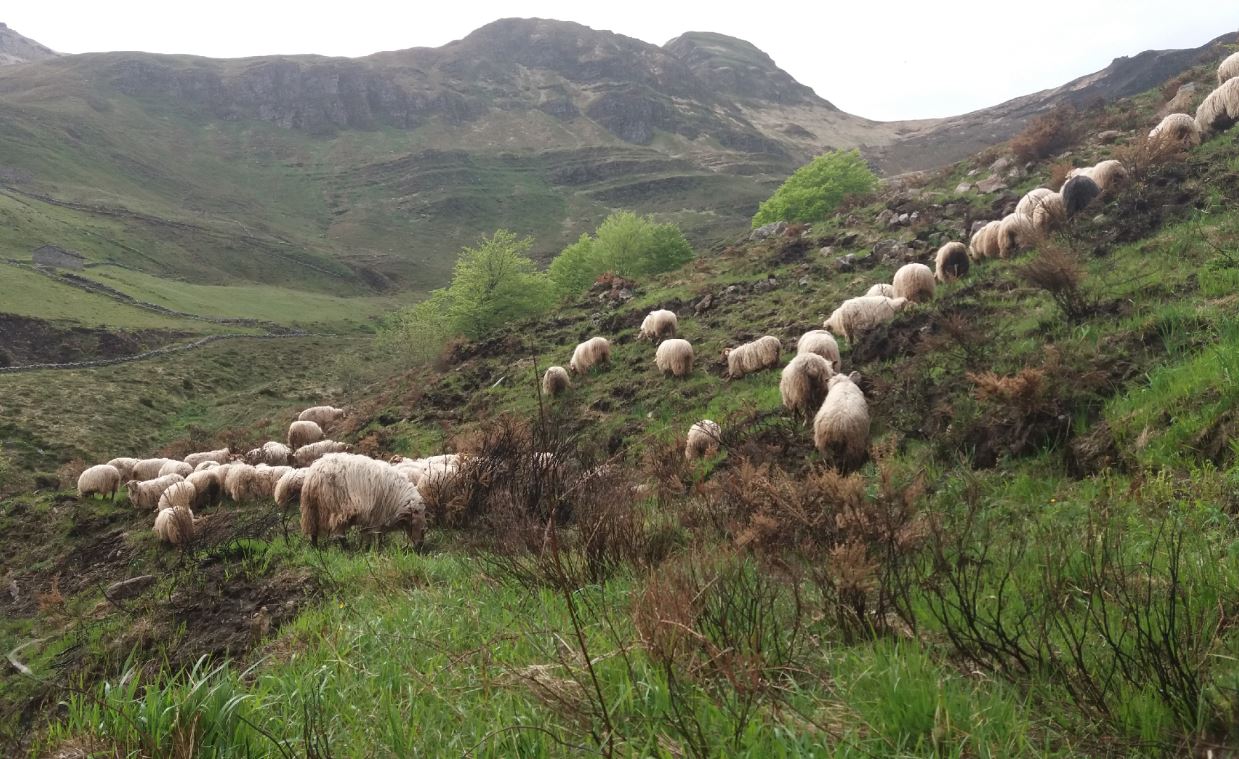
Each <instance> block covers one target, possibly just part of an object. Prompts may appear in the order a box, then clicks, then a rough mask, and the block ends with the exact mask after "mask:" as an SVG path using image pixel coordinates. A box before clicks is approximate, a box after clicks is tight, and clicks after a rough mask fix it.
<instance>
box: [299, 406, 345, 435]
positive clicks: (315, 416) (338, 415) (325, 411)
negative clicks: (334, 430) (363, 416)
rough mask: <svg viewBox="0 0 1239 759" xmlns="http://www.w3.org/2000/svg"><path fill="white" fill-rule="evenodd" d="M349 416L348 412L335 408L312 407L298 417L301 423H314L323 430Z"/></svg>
mask: <svg viewBox="0 0 1239 759" xmlns="http://www.w3.org/2000/svg"><path fill="white" fill-rule="evenodd" d="M346 416H348V412H347V411H345V410H344V409H342V408H336V407H335V406H311V407H310V408H308V409H306V410H305V411H302V412H301V413H300V414H298V415H297V421H299V422H314V423H315V424H317V425H318V426H319V427H322V428H323V430H327V429H328V428H329V427H331V425H333V424H335V423H336V422H338V421H340V420H341V419H343V418H344V417H346Z"/></svg>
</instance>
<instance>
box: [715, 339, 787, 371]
mask: <svg viewBox="0 0 1239 759" xmlns="http://www.w3.org/2000/svg"><path fill="white" fill-rule="evenodd" d="M782 351H783V344H782V343H780V342H779V338H777V337H775V336H773V335H764V336H762V337H759V338H757V339H756V340H754V341H753V342H751V343H745V344H744V345H740V346H737V347H735V348H728V349H727V350H725V351H723V357H724V358H726V359H727V376H728V377H730V378H731V379H740V378H741V377H743V376H745V375H747V374H753V373H754V372H760V371H762V370H763V369H770V368H773V367H775V366H777V365H778V363H779V355H780V354H781V353H782Z"/></svg>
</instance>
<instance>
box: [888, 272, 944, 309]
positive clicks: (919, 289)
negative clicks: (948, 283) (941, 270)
mask: <svg viewBox="0 0 1239 759" xmlns="http://www.w3.org/2000/svg"><path fill="white" fill-rule="evenodd" d="M891 285H892V286H893V287H894V288H895V297H896V298H907V299H908V300H910V301H912V302H913V303H920V302H922V301H927V300H933V297H934V273H933V270H932V269H930V268H929V267H928V266H926V265H925V264H904V265H903V266H900V267H899V270H898V271H896V272H895V278H894V279H892V280H891Z"/></svg>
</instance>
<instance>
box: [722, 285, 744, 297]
mask: <svg viewBox="0 0 1239 759" xmlns="http://www.w3.org/2000/svg"><path fill="white" fill-rule="evenodd" d="M738 292H740V287H739V286H738V285H728V286H727V289H726V290H723V293H725V294H726V295H735V294H736V293H738Z"/></svg>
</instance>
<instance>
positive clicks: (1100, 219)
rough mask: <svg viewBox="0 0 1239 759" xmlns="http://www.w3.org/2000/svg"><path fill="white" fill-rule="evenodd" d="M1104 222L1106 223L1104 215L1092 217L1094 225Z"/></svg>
mask: <svg viewBox="0 0 1239 759" xmlns="http://www.w3.org/2000/svg"><path fill="white" fill-rule="evenodd" d="M1106 221H1107V219H1106V215H1105V214H1104V213H1099V214H1097V215H1096V216H1094V217H1093V223H1094V224H1105V223H1106Z"/></svg>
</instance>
